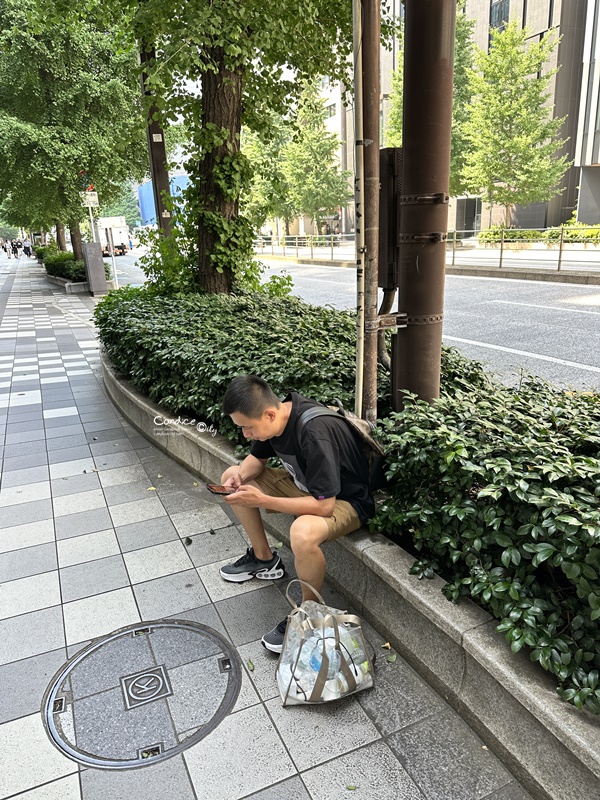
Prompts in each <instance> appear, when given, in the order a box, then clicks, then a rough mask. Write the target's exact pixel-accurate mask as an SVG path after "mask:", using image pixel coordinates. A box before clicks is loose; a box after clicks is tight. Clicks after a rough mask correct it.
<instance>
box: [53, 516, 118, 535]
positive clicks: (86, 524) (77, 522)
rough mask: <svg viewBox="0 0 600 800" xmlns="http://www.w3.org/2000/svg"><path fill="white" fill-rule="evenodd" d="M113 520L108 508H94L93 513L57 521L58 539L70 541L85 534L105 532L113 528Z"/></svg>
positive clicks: (61, 518)
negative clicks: (71, 538)
mask: <svg viewBox="0 0 600 800" xmlns="http://www.w3.org/2000/svg"><path fill="white" fill-rule="evenodd" d="M112 526H113V525H112V520H111V518H110V514H109V513H108V509H107V508H94V509H92V510H91V511H80V512H79V513H78V514H69V515H68V516H66V517H59V518H58V519H57V520H56V523H55V527H56V538H57V539H58V540H60V539H69V538H70V537H72V536H81V535H82V534H85V533H94V532H95V531H105V530H108V529H109V528H112Z"/></svg>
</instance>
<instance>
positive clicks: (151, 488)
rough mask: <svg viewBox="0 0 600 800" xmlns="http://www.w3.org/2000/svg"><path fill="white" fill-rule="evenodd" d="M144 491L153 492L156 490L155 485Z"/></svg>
mask: <svg viewBox="0 0 600 800" xmlns="http://www.w3.org/2000/svg"><path fill="white" fill-rule="evenodd" d="M146 491H148V492H155V491H156V487H155V486H149V487H148V488H147V490H146Z"/></svg>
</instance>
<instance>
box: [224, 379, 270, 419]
mask: <svg viewBox="0 0 600 800" xmlns="http://www.w3.org/2000/svg"><path fill="white" fill-rule="evenodd" d="M280 405H281V401H280V400H279V398H278V397H277V395H276V394H275V393H274V392H273V390H272V389H271V387H270V386H269V384H268V383H267V382H266V381H265V380H263V379H262V378H259V377H258V376H257V375H238V376H237V378H234V379H233V380H232V381H231V383H230V384H229V386H228V387H227V391H226V392H225V397H224V398H223V411H224V412H225V414H235V413H239V414H243V415H244V416H245V417H248V418H249V419H259V418H260V417H262V415H263V413H264V411H265V410H266V409H267V408H269V407H270V406H275V408H279V406H280Z"/></svg>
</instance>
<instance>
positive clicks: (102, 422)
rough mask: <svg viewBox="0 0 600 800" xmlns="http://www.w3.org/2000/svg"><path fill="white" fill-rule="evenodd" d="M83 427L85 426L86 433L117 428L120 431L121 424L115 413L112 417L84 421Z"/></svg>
mask: <svg viewBox="0 0 600 800" xmlns="http://www.w3.org/2000/svg"><path fill="white" fill-rule="evenodd" d="M83 427H84V428H85V431H86V433H92V432H93V431H110V430H117V431H119V432H120V431H121V424H120V422H119V419H118V417H117V415H116V414H115V416H114V417H113V418H109V419H97V420H93V421H92V422H84V423H83Z"/></svg>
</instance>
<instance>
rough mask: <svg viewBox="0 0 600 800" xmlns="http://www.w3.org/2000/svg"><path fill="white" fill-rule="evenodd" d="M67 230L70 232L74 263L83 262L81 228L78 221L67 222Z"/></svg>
mask: <svg viewBox="0 0 600 800" xmlns="http://www.w3.org/2000/svg"><path fill="white" fill-rule="evenodd" d="M69 230H70V231H71V244H72V245H73V254H74V256H75V261H83V247H82V244H81V227H80V225H79V220H73V221H71V222H69Z"/></svg>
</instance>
